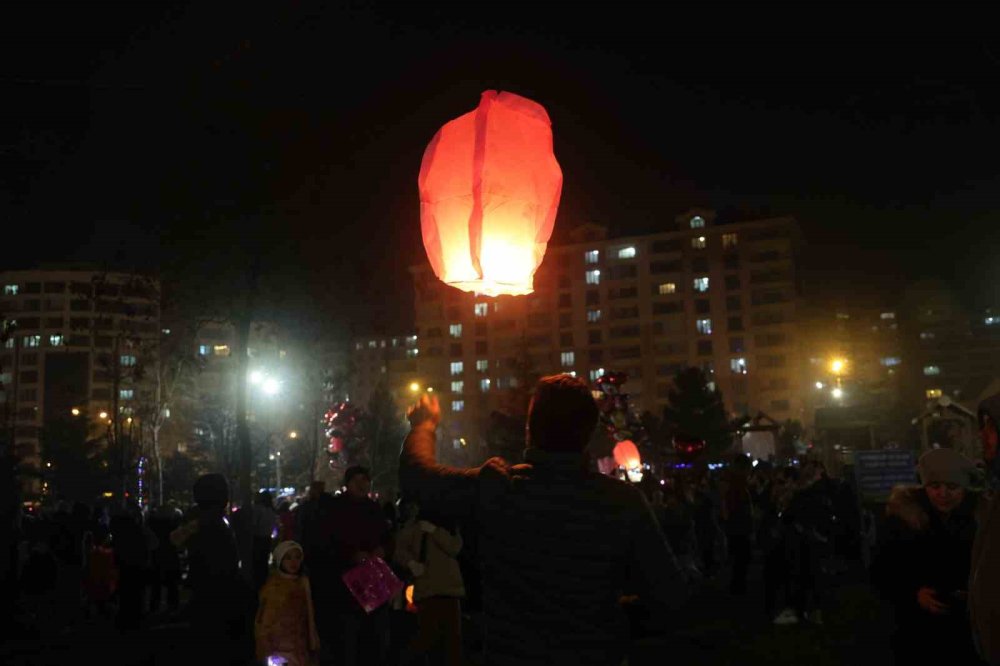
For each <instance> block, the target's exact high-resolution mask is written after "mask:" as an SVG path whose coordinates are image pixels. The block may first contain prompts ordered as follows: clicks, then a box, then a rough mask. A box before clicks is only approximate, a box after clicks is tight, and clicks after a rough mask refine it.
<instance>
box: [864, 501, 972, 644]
mask: <svg viewBox="0 0 1000 666" xmlns="http://www.w3.org/2000/svg"><path fill="white" fill-rule="evenodd" d="M977 503H978V496H977V495H976V494H975V493H972V492H967V493H966V497H965V499H964V500H963V502H962V504H961V505H960V506H958V507H957V508H956V509H954V510H953V511H952V512H951V514H950V515H949V516H948V518H947V520H944V519H942V517H941V515H940V514H939V513H938V512H937V511H936V510H935V509H934V508H933V507H932V505H931V503H930V500H929V499H928V497H927V493H926V492H925V491H924V489H923V488H921V487H916V488H910V487H900V488H896V490H894V491H893V493H892V495H891V496H890V498H889V502H888V504H887V506H886V525H885V530H884V533H885V540H884V542H883V544H882V547H881V549H880V552H879V556H878V559H877V560H876V562H875V565H874V567H873V571H872V574H873V577H874V582H875V584H876V585H877V586H878V587H879V589H880V591H881V592H882V595H883V597H885V598H886V599H887V600H888V601H889V602H890V603H892V605H893V607H894V610H895V619H896V633H895V636H894V637H893V648H894V651H895V653H896V657H897V661H896V663H935V662H936V661H937V660H939V659H943V660H945V661H946V662H947V663H953V664H966V663H975V659H974V654H975V653H974V649H973V644H972V637H971V633H970V630H969V621H968V616H967V612H966V604H965V600H964V599H965V594H966V589H967V588H966V585H967V581H968V577H969V561H970V554H971V552H972V540H973V538H974V536H975V531H976V520H975V512H976V505H977ZM923 587H929V588H931V589H933V590H934V591H935V594H936V596H937V598H938V600H939V601H941V602H943V603H946V604H947V605H948V606H949V607H950V611H949V612H947V613H944V614H939V615H935V614H932V613H929V612H928V611H926V610H924V609H923V608H921V607H920V605H919V604H918V603H917V593H918V591H919V590H920V589H921V588H923Z"/></svg>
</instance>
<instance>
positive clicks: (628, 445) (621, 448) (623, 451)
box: [614, 439, 642, 469]
mask: <svg viewBox="0 0 1000 666" xmlns="http://www.w3.org/2000/svg"><path fill="white" fill-rule="evenodd" d="M614 456H615V462H616V463H618V465H619V467H624V468H625V469H636V468H637V467H639V466H640V465H641V464H642V459H641V458H640V457H639V449H637V448H636V447H635V443H634V442H632V440H629V439H626V440H623V441H621V442H618V443H617V444H616V445H615V450H614Z"/></svg>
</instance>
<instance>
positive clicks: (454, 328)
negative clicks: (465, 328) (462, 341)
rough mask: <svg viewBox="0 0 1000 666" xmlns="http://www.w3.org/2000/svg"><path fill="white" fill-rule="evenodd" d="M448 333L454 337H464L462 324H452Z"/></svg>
mask: <svg viewBox="0 0 1000 666" xmlns="http://www.w3.org/2000/svg"><path fill="white" fill-rule="evenodd" d="M448 334H449V335H451V337H453V338H460V337H462V325H461V324H452V325H451V326H449V327H448Z"/></svg>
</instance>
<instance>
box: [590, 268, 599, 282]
mask: <svg viewBox="0 0 1000 666" xmlns="http://www.w3.org/2000/svg"><path fill="white" fill-rule="evenodd" d="M587 284H601V271H599V270H592V271H587Z"/></svg>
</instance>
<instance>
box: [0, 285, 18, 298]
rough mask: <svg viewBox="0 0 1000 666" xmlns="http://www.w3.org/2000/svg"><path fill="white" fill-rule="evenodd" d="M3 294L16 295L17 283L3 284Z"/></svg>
mask: <svg viewBox="0 0 1000 666" xmlns="http://www.w3.org/2000/svg"><path fill="white" fill-rule="evenodd" d="M3 295H4V296H17V285H16V284H5V285H4V286H3Z"/></svg>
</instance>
